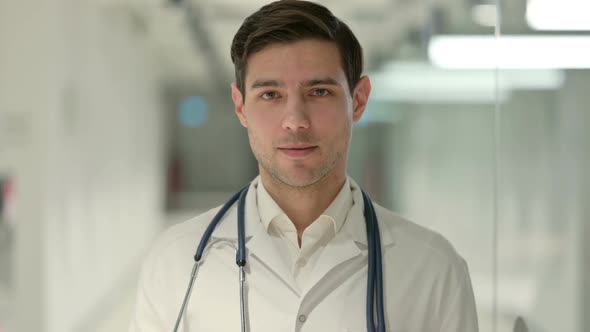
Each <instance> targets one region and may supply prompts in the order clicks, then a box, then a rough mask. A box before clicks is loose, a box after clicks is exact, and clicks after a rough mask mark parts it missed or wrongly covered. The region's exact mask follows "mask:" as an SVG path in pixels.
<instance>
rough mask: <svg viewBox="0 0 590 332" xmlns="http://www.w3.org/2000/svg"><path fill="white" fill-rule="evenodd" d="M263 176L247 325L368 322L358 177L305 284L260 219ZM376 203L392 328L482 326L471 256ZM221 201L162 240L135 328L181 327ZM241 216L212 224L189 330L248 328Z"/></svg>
mask: <svg viewBox="0 0 590 332" xmlns="http://www.w3.org/2000/svg"><path fill="white" fill-rule="evenodd" d="M258 183H259V179H258V178H257V179H255V180H254V181H253V182H252V183H251V185H250V187H249V192H248V194H247V195H246V204H245V228H246V250H247V258H248V261H247V264H246V298H247V305H246V307H247V314H248V317H247V321H248V331H254V332H276V331H281V332H282V331H296V332H314V331H321V332H324V331H352V332H360V331H366V315H365V312H366V311H365V310H366V309H365V308H366V291H367V233H366V228H365V222H364V215H363V207H364V206H363V199H362V194H361V190H360V188H359V186H358V185H357V184H356V183H355V182H354V181H353V180H351V179H350V182H349V189H350V191H351V194H352V200H353V204H352V207H351V208H350V209H349V211H348V214H347V216H346V218H345V220H344V222H343V224H342V226H341V227H340V230H338V231H337V232H336V233H335V234H334V235H333V236H332V237H331V239H330V240H329V241H328V242H327V243H326V244H325V246H323V249H322V252H321V255H319V256H318V257H317V260H316V261H315V264H314V268H313V269H311V270H310V271H309V273H308V275H307V276H306V278H305V286H304V287H302V288H300V287H299V285H298V282H297V280H296V277H295V276H294V275H293V273H292V270H291V269H290V268H289V266H288V264H285V261H284V260H285V258H284V255H283V254H281V253H280V252H278V251H277V249H276V247H277V245H276V243H275V240H273V238H272V236H269V233H268V232H267V229H266V227H265V226H264V224H263V223H262V222H261V216H260V213H259V209H258V206H257V194H256V185H257V184H258ZM374 206H375V213H376V214H377V219H378V222H379V228H380V231H381V251H382V256H383V262H382V267H383V281H384V294H383V295H384V307H385V319H386V325H387V331H389V332H477V331H478V325H477V314H476V310H475V301H474V297H473V291H472V288H471V281H470V278H469V272H468V269H467V265H466V263H465V261H464V260H463V259H462V258H461V257H460V256H459V255H458V254H457V252H456V251H455V250H454V249H453V247H452V246H451V245H450V244H449V243H448V241H446V240H445V239H444V238H443V237H442V236H441V235H439V234H437V233H435V232H432V231H430V230H427V229H425V228H423V227H421V226H418V225H416V224H414V223H412V222H410V221H407V220H405V219H403V218H401V217H399V216H397V215H395V214H393V213H392V212H390V211H388V210H386V209H384V208H382V207H380V206H379V205H377V204H374ZM219 209H220V207H218V208H215V209H212V210H210V211H208V212H206V213H204V214H202V215H199V216H197V217H196V218H194V219H192V220H189V221H187V222H184V223H181V224H178V225H175V226H173V227H171V228H170V229H169V230H168V231H166V232H165V233H164V234H163V235H162V236H161V237H160V239H159V240H158V241H157V243H156V244H155V246H154V247H153V249H152V251H151V253H150V254H149V255H148V257H147V258H146V260H145V263H144V266H143V269H142V272H141V276H140V281H139V288H138V294H137V303H136V308H135V313H134V316H133V317H132V321H131V325H130V330H129V331H130V332H161V331H172V329H173V327H174V323H175V321H176V317H177V315H178V312H179V310H180V307H181V304H182V301H183V298H184V295H185V293H186V288H187V285H188V281H189V278H190V275H191V271H192V268H193V255H194V253H195V249H196V247H197V245H198V243H199V241H200V239H201V236H202V235H203V233H204V231H205V229H206V228H207V226H208V225H209V223H210V221H211V220H212V218H213V217H214V216H215V214H216V213H217V212H218V211H219ZM236 219H237V208H236V206H234V207H232V208H231V209H230V210H229V211H228V212H227V216H226V217H225V218H224V219H223V220H222V221H221V222H220V223H219V225H218V226H217V228H216V229H215V231H214V232H213V235H212V236H211V239H210V241H209V244H208V246H207V249H206V251H205V254H204V255H203V259H202V260H201V263H200V268H199V271H198V274H197V277H196V283H195V285H194V288H193V291H192V295H191V298H190V301H189V304H188V307H187V311H186V314H185V315H184V317H183V320H182V323H181V328H180V331H183V332H207V331H212V332H213V331H215V332H217V331H224V332H225V331H228V332H231V331H239V330H240V326H241V321H240V295H239V294H240V293H239V291H240V288H239V282H238V281H239V275H238V269H237V267H236V263H235V262H236V248H237V235H236V233H237V232H236V229H237V227H236ZM328 224H329V223H328ZM312 256H313V255H312Z"/></svg>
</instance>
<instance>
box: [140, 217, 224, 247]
mask: <svg viewBox="0 0 590 332" xmlns="http://www.w3.org/2000/svg"><path fill="white" fill-rule="evenodd" d="M220 209H221V206H217V207H215V208H212V209H210V210H208V211H205V212H203V213H200V214H198V215H196V216H194V217H192V218H190V219H188V220H186V221H182V222H179V223H177V224H174V225H172V226H170V227H168V228H167V229H166V230H164V231H163V232H162V233H161V234H160V235H159V236H158V237H157V239H156V241H155V243H154V245H153V246H152V248H151V254H152V255H158V256H159V255H165V254H166V253H171V252H177V251H182V252H185V250H186V249H190V248H192V249H194V250H196V248H197V245H198V244H199V241H200V240H201V237H202V235H203V233H204V232H205V230H206V229H207V226H209V223H210V222H211V220H212V219H213V217H214V216H215V214H216V213H217V212H218V211H219V210H220ZM187 247H188V248H187ZM194 250H192V251H193V252H194ZM189 252H190V251H189Z"/></svg>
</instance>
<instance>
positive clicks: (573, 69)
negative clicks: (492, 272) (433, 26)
mask: <svg viewBox="0 0 590 332" xmlns="http://www.w3.org/2000/svg"><path fill="white" fill-rule="evenodd" d="M588 8H589V7H588V4H587V2H586V1H565V2H564V1H551V0H529V1H525V0H520V1H510V2H509V1H504V2H503V10H502V14H503V17H504V19H503V20H502V24H501V32H502V33H501V36H500V38H499V40H498V43H497V44H496V47H497V54H498V57H497V64H498V66H499V68H500V70H499V76H498V84H499V89H500V90H506V91H509V93H508V94H507V96H506V98H504V99H502V100H499V115H500V121H499V127H498V133H499V140H498V143H499V150H498V152H499V153H498V169H497V174H498V196H497V198H498V201H497V202H498V225H497V227H498V252H497V254H498V279H497V282H498V284H497V285H498V293H497V297H498V319H499V321H503V320H514V318H515V317H516V316H517V315H520V316H523V318H524V319H525V320H526V323H527V325H528V326H529V329H530V330H531V331H564V332H566V331H568V332H569V331H571V332H581V331H588V330H590V320H589V318H588V315H587V313H588V312H589V310H590V305H589V303H590V296H589V295H590V274H589V273H588V272H589V271H590V270H589V262H590V259H589V257H590V247H589V246H588V244H587V241H585V236H586V237H587V235H588V234H589V233H588V232H589V230H590V224H589V220H588V212H589V210H588V202H589V199H590V195H589V193H590V192H589V191H588V184H589V182H588V180H589V179H590V176H589V175H590V173H589V172H588V169H590V168H589V166H590V163H589V160H590V131H589V130H588V129H589V128H590V113H589V112H588V110H587V105H588V102H590V98H589V97H588V85H589V84H590V70H588V68H590V31H589V30H590V28H589V27H588V25H587V22H588V20H587V19H584V20H580V17H579V16H580V14H581V13H586V15H587V12H588ZM584 29H585V30H584ZM515 73H516V74H515ZM515 75H518V76H519V80H520V81H527V84H522V85H520V86H515V85H514V84H513V83H512V82H513V79H512V77H514V76H515ZM543 77H544V78H545V79H547V81H545V82H544V83H541V82H542V81H543ZM499 331H512V330H511V329H503V328H500V329H499Z"/></svg>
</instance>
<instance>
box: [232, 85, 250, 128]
mask: <svg viewBox="0 0 590 332" xmlns="http://www.w3.org/2000/svg"><path fill="white" fill-rule="evenodd" d="M231 99H232V100H233V101H234V108H235V111H236V115H237V116H238V119H240V123H241V124H242V126H244V127H248V121H247V119H246V114H245V113H244V96H242V92H241V91H240V89H239V88H238V86H237V84H236V83H235V82H234V83H232V84H231Z"/></svg>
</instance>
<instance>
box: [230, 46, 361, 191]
mask: <svg viewBox="0 0 590 332" xmlns="http://www.w3.org/2000/svg"><path fill="white" fill-rule="evenodd" d="M244 90H245V99H244V98H243V96H242V94H241V93H240V91H239V90H238V88H237V87H236V85H235V84H233V85H232V98H233V100H234V103H235V106H236V113H237V115H238V117H239V119H240V122H241V123H242V125H243V126H244V127H246V128H247V129H248V136H249V139H250V145H251V147H252V151H253V153H254V155H255V157H256V159H257V160H258V162H259V166H260V172H261V174H263V173H267V175H270V176H272V177H273V178H274V179H276V180H278V181H280V182H282V183H283V184H286V185H288V186H291V187H306V186H310V185H313V184H315V183H317V182H318V181H320V180H322V179H324V178H325V177H327V176H330V175H332V176H339V175H340V176H343V175H345V173H346V160H347V155H348V146H349V143H350V138H351V131H352V124H353V122H356V121H358V120H359V119H360V118H361V115H362V113H363V111H364V109H365V106H366V103H367V99H368V95H369V92H370V83H369V80H368V78H367V77H363V78H362V79H361V82H359V84H357V87H356V88H355V91H354V93H353V95H352V96H351V94H350V89H349V87H348V83H347V80H346V75H345V74H344V70H343V67H342V65H341V60H340V53H339V51H338V48H337V46H336V44H334V43H332V42H328V41H319V40H303V41H297V42H292V43H286V44H271V45H269V46H267V47H265V48H264V49H262V50H261V51H258V52H256V53H254V54H252V55H250V57H249V58H248V65H247V68H246V79H245V81H244Z"/></svg>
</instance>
